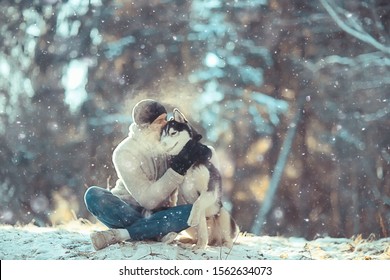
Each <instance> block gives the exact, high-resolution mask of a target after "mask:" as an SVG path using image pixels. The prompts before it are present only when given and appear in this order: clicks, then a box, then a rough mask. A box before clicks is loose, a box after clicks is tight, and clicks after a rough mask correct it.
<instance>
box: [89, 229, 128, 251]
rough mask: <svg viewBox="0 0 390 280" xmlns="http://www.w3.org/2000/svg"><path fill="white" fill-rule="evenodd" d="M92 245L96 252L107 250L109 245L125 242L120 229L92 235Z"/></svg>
mask: <svg viewBox="0 0 390 280" xmlns="http://www.w3.org/2000/svg"><path fill="white" fill-rule="evenodd" d="M91 241H92V245H93V247H94V248H95V250H96V251H98V250H101V249H103V248H106V247H107V246H109V245H112V244H116V243H119V242H121V241H123V238H122V237H121V235H120V231H119V230H118V229H110V230H105V231H98V232H93V233H91Z"/></svg>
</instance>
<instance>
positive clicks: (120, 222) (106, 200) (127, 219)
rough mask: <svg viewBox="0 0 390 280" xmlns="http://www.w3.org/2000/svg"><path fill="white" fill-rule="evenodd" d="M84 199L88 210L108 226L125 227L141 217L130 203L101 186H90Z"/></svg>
mask: <svg viewBox="0 0 390 280" xmlns="http://www.w3.org/2000/svg"><path fill="white" fill-rule="evenodd" d="M84 201H85V205H86V206H87V209H88V211H89V212H91V213H92V214H93V215H94V216H95V217H96V218H97V219H98V220H99V221H101V222H102V223H103V224H105V225H106V226H107V227H109V228H126V227H128V226H130V225H131V224H133V223H134V222H136V221H137V220H139V219H141V218H142V215H141V213H140V212H138V211H137V210H135V209H134V208H133V207H132V206H131V205H129V204H128V203H126V202H125V201H123V200H122V199H120V198H119V197H117V196H115V195H113V194H112V193H111V192H110V191H108V190H106V189H103V188H99V187H90V188H89V189H88V190H87V191H86V192H85V195H84Z"/></svg>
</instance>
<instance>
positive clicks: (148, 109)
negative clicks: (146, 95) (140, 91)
mask: <svg viewBox="0 0 390 280" xmlns="http://www.w3.org/2000/svg"><path fill="white" fill-rule="evenodd" d="M164 113H167V110H166V109H165V107H164V106H163V105H161V104H160V103H158V102H157V101H155V100H152V99H144V100H141V101H140V102H138V103H137V104H135V106H134V108H133V121H134V122H135V123H136V124H137V125H143V124H151V123H152V122H153V121H154V120H155V119H157V118H158V117H159V116H160V115H161V114H164Z"/></svg>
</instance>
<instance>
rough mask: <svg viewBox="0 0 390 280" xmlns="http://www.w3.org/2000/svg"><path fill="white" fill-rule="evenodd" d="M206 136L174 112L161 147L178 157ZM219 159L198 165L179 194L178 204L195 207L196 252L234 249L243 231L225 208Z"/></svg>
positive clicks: (191, 231) (192, 229) (191, 221)
mask: <svg viewBox="0 0 390 280" xmlns="http://www.w3.org/2000/svg"><path fill="white" fill-rule="evenodd" d="M200 138H202V136H201V135H200V134H198V133H197V132H196V131H195V130H194V128H193V127H192V126H191V125H190V124H189V123H188V121H187V119H186V118H185V116H184V115H183V114H182V113H181V112H180V111H179V110H178V109H174V110H173V118H171V119H170V120H169V121H168V123H167V125H166V126H165V127H164V129H163V130H162V134H161V143H162V145H163V147H164V150H165V151H166V152H167V153H168V154H170V155H177V154H178V153H179V152H180V151H181V150H182V148H183V147H184V145H185V144H186V143H187V142H188V141H189V140H190V139H195V140H197V141H198V140H200ZM216 166H218V165H217V162H216V157H215V155H214V156H213V157H212V158H211V159H206V160H204V161H203V162H196V163H194V164H193V165H192V167H191V168H190V169H189V170H188V171H187V173H186V175H185V178H184V183H183V184H182V185H181V187H180V188H179V190H178V194H177V204H178V205H181V204H193V207H192V211H191V214H190V217H189V219H188V225H189V226H190V228H189V229H187V233H188V234H189V235H190V236H191V237H192V238H193V239H194V241H196V246H195V249H200V248H205V247H206V245H219V246H226V247H229V248H230V247H232V245H233V241H234V239H235V237H236V236H237V234H238V232H239V228H238V226H237V224H236V222H235V221H234V219H233V218H232V217H231V216H230V214H229V213H228V212H227V211H226V209H224V208H223V207H222V202H221V196H222V180H221V175H220V172H219V171H218V169H217V167H216Z"/></svg>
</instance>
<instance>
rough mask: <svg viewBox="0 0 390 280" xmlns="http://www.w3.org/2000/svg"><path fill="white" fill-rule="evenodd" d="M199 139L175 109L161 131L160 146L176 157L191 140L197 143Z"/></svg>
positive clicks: (199, 136)
mask: <svg viewBox="0 0 390 280" xmlns="http://www.w3.org/2000/svg"><path fill="white" fill-rule="evenodd" d="M201 138H202V136H201V135H200V134H198V133H197V132H196V131H195V130H194V128H193V127H192V126H191V125H190V124H189V123H188V120H187V118H186V117H185V116H184V115H183V113H182V112H180V111H179V109H177V108H175V109H174V110H173V117H172V118H171V119H170V120H169V121H168V122H167V124H166V125H165V126H164V128H163V129H162V131H161V144H162V146H163V149H164V150H165V151H166V152H167V153H168V154H170V155H177V154H178V153H179V152H180V151H181V150H182V149H183V147H184V145H185V144H186V143H187V142H188V141H190V140H191V139H195V140H196V141H199V140H200V139H201Z"/></svg>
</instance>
